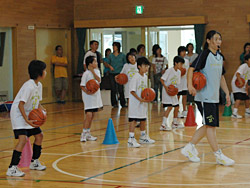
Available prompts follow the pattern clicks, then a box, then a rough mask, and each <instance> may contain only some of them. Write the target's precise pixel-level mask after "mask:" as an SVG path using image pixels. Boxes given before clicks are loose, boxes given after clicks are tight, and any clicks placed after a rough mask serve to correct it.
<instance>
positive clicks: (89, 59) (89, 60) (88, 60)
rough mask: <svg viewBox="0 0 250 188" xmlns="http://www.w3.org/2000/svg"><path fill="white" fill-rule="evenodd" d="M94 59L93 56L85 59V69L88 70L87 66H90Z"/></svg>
mask: <svg viewBox="0 0 250 188" xmlns="http://www.w3.org/2000/svg"><path fill="white" fill-rule="evenodd" d="M95 58H96V57H95V56H92V55H91V56H88V57H86V61H85V62H86V67H87V68H88V66H89V64H91V63H93V61H94V59H95Z"/></svg>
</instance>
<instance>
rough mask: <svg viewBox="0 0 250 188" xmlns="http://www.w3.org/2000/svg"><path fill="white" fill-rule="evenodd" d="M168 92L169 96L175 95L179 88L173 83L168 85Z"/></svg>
mask: <svg viewBox="0 0 250 188" xmlns="http://www.w3.org/2000/svg"><path fill="white" fill-rule="evenodd" d="M167 93H168V95H169V96H175V95H177V94H178V88H177V87H175V86H174V85H172V84H171V85H169V86H168V92H167Z"/></svg>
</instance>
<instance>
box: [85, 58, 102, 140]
mask: <svg viewBox="0 0 250 188" xmlns="http://www.w3.org/2000/svg"><path fill="white" fill-rule="evenodd" d="M86 67H87V70H86V71H85V72H84V73H83V75H82V79H81V84H80V87H81V89H82V99H83V103H84V110H85V114H86V117H85V120H84V121H83V130H82V133H81V138H80V141H81V142H86V141H96V140H97V137H94V136H92V135H91V134H90V128H91V123H92V121H93V119H94V115H95V113H96V112H97V111H98V109H100V108H102V107H103V105H102V98H101V92H100V89H98V91H96V92H95V93H94V94H93V93H92V92H90V91H88V90H87V88H86V84H87V82H88V81H89V80H91V79H95V80H96V81H97V82H98V83H100V82H101V74H100V71H99V69H98V63H97V60H96V58H95V57H94V56H88V57H87V58H86Z"/></svg>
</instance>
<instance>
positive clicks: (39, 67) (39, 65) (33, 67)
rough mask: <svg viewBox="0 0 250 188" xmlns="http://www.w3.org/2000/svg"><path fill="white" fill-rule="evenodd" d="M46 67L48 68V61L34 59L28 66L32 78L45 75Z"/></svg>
mask: <svg viewBox="0 0 250 188" xmlns="http://www.w3.org/2000/svg"><path fill="white" fill-rule="evenodd" d="M45 69H46V63H44V62H43V61H39V60H32V61H31V62H30V64H29V67H28V71H29V75H30V79H33V80H36V79H37V78H38V76H42V75H43V71H44V70H45Z"/></svg>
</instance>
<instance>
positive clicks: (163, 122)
mask: <svg viewBox="0 0 250 188" xmlns="http://www.w3.org/2000/svg"><path fill="white" fill-rule="evenodd" d="M167 122H168V118H167V117H165V116H164V117H163V118H162V125H164V126H165V125H167Z"/></svg>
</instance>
